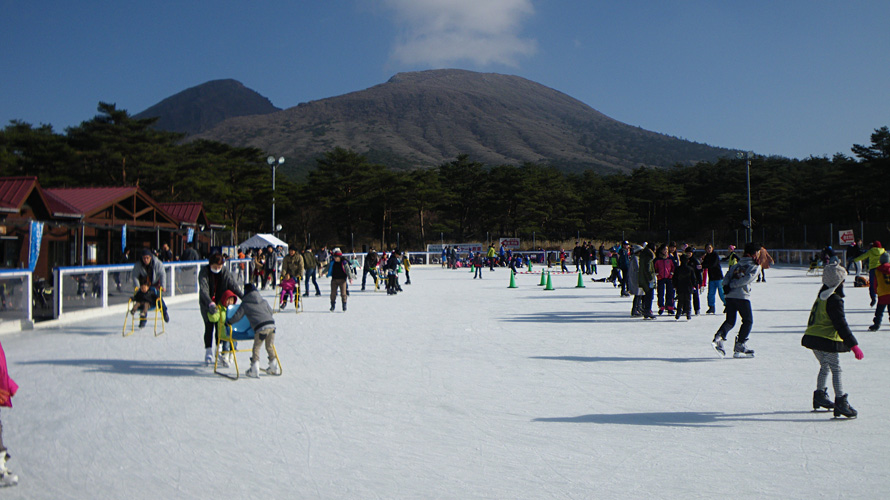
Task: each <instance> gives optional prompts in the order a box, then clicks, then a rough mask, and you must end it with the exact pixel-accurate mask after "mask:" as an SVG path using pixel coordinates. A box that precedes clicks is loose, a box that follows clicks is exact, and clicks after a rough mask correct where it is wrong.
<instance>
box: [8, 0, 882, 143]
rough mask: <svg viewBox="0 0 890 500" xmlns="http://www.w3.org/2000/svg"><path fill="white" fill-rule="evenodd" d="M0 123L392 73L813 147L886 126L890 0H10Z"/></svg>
mask: <svg viewBox="0 0 890 500" xmlns="http://www.w3.org/2000/svg"><path fill="white" fill-rule="evenodd" d="M0 48H2V50H0V68H2V76H0V124H2V125H3V126H5V125H6V124H8V122H9V120H12V119H20V120H23V121H25V122H28V123H32V124H35V125H36V124H40V123H48V124H51V125H53V127H54V128H55V130H56V131H59V132H61V131H63V130H64V129H65V127H68V126H73V125H77V124H79V123H80V122H81V121H84V120H88V119H90V118H92V117H93V116H94V115H95V114H96V106H97V104H98V102H99V101H107V102H113V103H116V104H117V105H118V107H119V108H123V109H126V110H128V111H129V112H130V113H133V114H135V113H138V112H140V111H142V110H144V109H146V108H148V107H149V106H151V105H153V104H155V103H157V102H158V101H160V100H162V99H164V98H166V97H169V96H170V95H173V94H175V93H177V92H179V91H182V90H184V89H186V88H188V87H192V86H195V85H199V84H201V83H204V82H207V81H209V80H214V79H220V78H234V79H236V80H238V81H240V82H242V83H244V85H246V86H247V87H249V88H252V89H254V90H256V91H257V92H259V93H260V94H262V95H264V96H266V97H268V98H269V99H270V100H271V101H272V103H273V104H275V105H276V106H278V107H281V108H287V107H291V106H295V105H297V104H298V103H300V102H305V101H310V100H315V99H322V98H325V97H331V96H335V95H340V94H344V93H347V92H352V91H356V90H361V89H365V88H368V87H371V86H373V85H377V84H379V83H383V82H385V81H386V80H387V79H389V78H390V77H391V76H392V75H393V74H395V73H398V72H402V71H415V70H423V69H431V68H463V69H468V70H474V71H485V72H495V73H505V74H513V75H518V76H521V77H524V78H528V79H530V80H533V81H536V82H539V83H542V84H544V85H547V86H549V87H552V88H554V89H556V90H559V91H561V92H564V93H566V94H568V95H570V96H572V97H574V98H576V99H578V100H580V101H582V102H584V103H586V104H588V105H589V106H591V107H593V108H595V109H597V110H598V111H600V112H602V113H605V114H606V115H608V116H610V117H612V118H615V119H616V120H620V121H622V122H625V123H628V124H630V125H634V126H640V127H642V128H645V129H648V130H653V131H656V132H662V133H666V134H670V135H674V136H677V137H681V138H684V139H688V140H693V141H697V142H703V143H707V144H711V145H714V146H722V147H729V148H739V149H750V150H753V151H754V152H755V153H758V154H778V155H783V156H789V157H795V158H805V157H808V156H811V155H812V156H825V155H828V156H830V155H833V154H834V153H837V152H841V153H844V154H847V155H851V153H850V147H851V146H852V145H853V144H854V143H859V144H867V143H869V136H870V134H871V133H872V132H873V131H874V129H876V128H879V127H881V126H884V125H890V92H888V90H890V2H888V1H886V0H868V1H865V0H863V1H856V0H852V1H845V2H838V1H822V0H810V1H799V0H785V1H775V0H773V1H760V0H749V1H746V2H739V1H721V0H711V1H696V0H690V1H674V2H664V1H634V0H627V1H620V2H614V1H582V2H579V1H577V0H331V1H323V2H319V1H309V0H305V1H274V0H269V1H263V2H244V1H229V0H216V1H213V2H209V1H192V2H172V1H166V0H156V1H152V2H145V1H140V2H135V1H129V0H117V1H91V0H84V1H83V2H70V1H42V0H34V1H28V2H22V1H15V0H0Z"/></svg>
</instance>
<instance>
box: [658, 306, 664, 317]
mask: <svg viewBox="0 0 890 500" xmlns="http://www.w3.org/2000/svg"><path fill="white" fill-rule="evenodd" d="M662 314H664V308H663V307H659V308H658V315H659V316H661V315H662Z"/></svg>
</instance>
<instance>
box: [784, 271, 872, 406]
mask: <svg viewBox="0 0 890 500" xmlns="http://www.w3.org/2000/svg"><path fill="white" fill-rule="evenodd" d="M846 276H847V271H846V269H844V268H843V267H841V266H840V265H838V264H831V265H828V266H825V269H824V270H823V271H822V288H821V289H820V290H819V294H818V295H817V296H816V301H815V302H814V303H813V308H812V310H811V311H810V319H809V321H808V322H807V329H806V332H805V333H804V335H803V338H802V339H801V341H800V344H801V345H802V346H804V347H806V348H807V349H811V350H812V351H813V354H814V355H815V356H816V359H817V360H818V361H819V374H818V375H817V377H816V390H815V391H813V410H818V409H820V408H825V409H828V410H834V416H835V417H840V416H841V415H843V416H845V417H847V418H855V417H856V415H857V414H858V412H857V411H856V410H854V409H853V407H852V406H850V403H849V401H847V394H846V393H845V392H844V387H843V383H842V382H841V366H840V358H839V356H838V355H839V353H842V352H850V351H853V354H854V356H855V357H856V359H862V358H863V357H864V355H863V353H862V349H860V348H859V342H857V341H856V337H854V336H853V332H852V331H851V330H850V326H849V325H848V324H847V319H846V317H845V315H844V287H843V283H844V279H845V278H846ZM828 372H831V380H832V385H833V387H834V401H833V402H832V401H831V399H829V398H828V387H827V385H826V381H827V379H828Z"/></svg>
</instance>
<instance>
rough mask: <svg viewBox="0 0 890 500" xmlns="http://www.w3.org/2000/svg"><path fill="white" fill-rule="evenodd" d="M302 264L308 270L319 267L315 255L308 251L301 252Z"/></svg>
mask: <svg viewBox="0 0 890 500" xmlns="http://www.w3.org/2000/svg"><path fill="white" fill-rule="evenodd" d="M303 265H304V266H305V267H306V270H307V271H309V270H311V269H317V268H318V267H319V264H318V259H317V258H316V257H315V254H313V253H312V252H310V251H308V250H307V251H305V252H303Z"/></svg>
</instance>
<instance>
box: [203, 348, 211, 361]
mask: <svg viewBox="0 0 890 500" xmlns="http://www.w3.org/2000/svg"><path fill="white" fill-rule="evenodd" d="M204 364H205V365H212V364H213V348H212V347H208V348H207V349H204Z"/></svg>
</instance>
